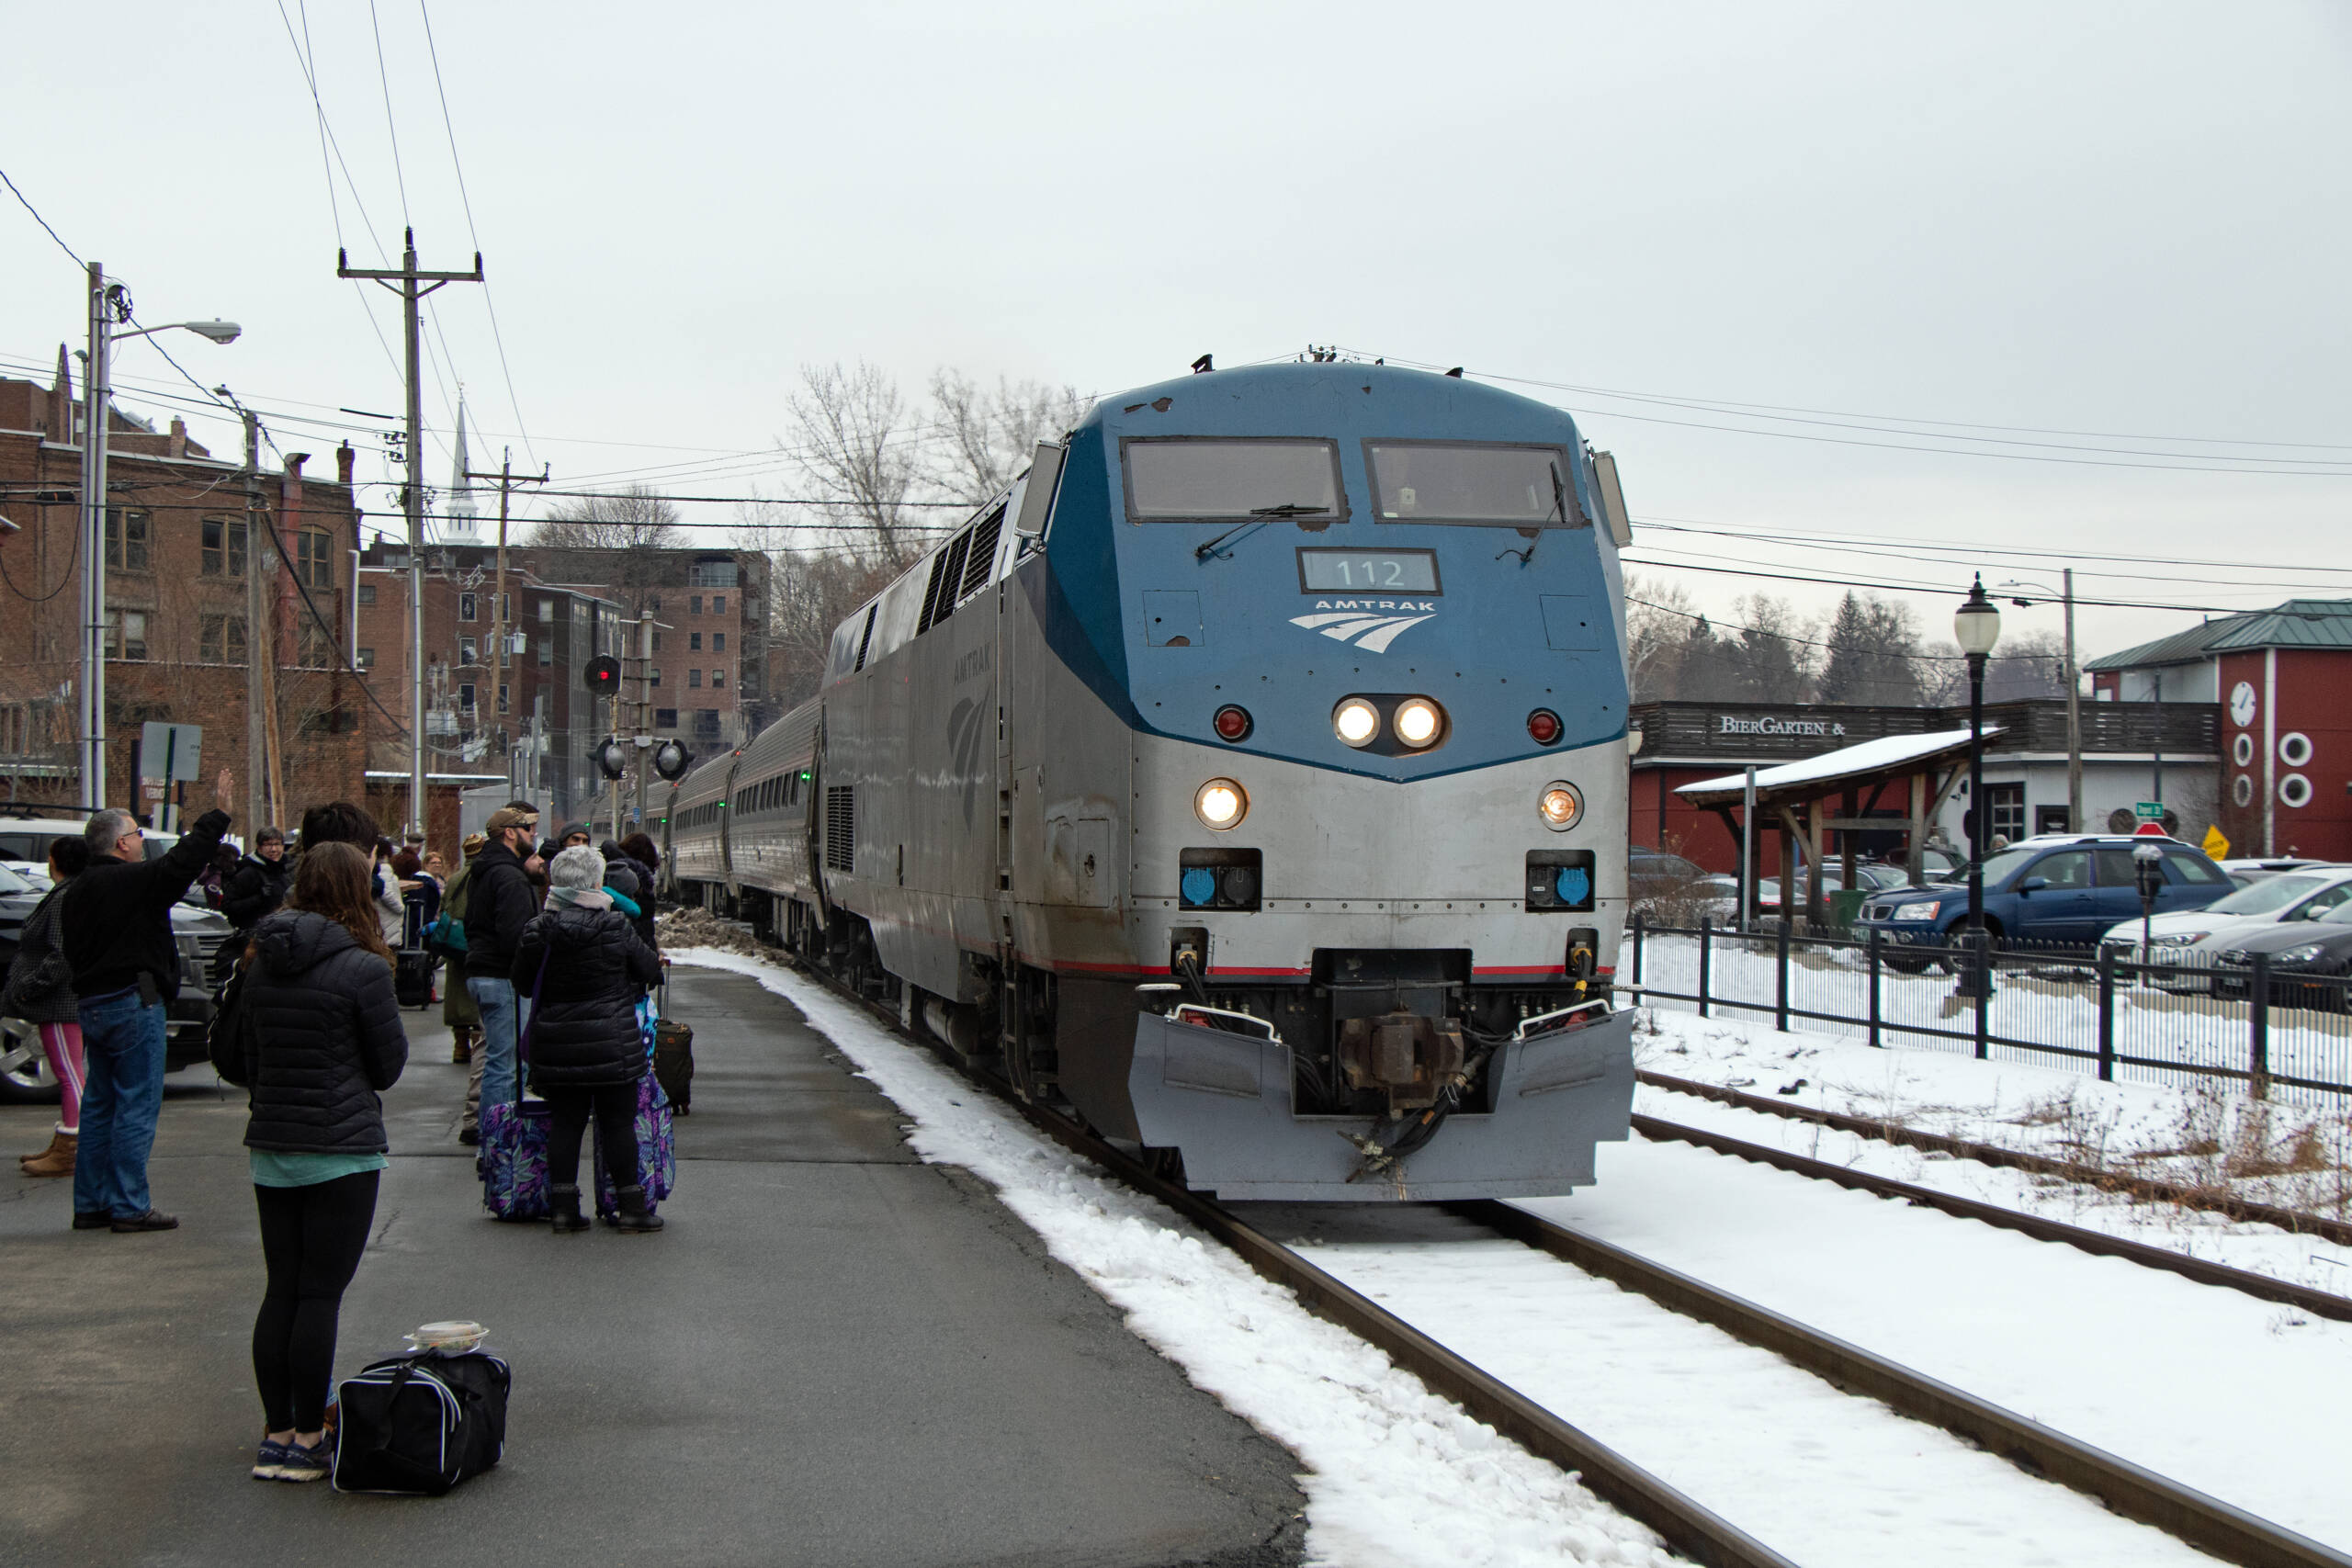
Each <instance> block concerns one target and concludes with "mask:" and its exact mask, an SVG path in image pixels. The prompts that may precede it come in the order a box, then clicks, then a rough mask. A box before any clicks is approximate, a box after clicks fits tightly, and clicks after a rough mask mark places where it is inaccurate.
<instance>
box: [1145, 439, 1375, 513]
mask: <svg viewBox="0 0 2352 1568" xmlns="http://www.w3.org/2000/svg"><path fill="white" fill-rule="evenodd" d="M1121 456H1122V457H1125V460H1126V470H1127V520H1128V521H1129V522H1131V523H1226V522H1240V521H1242V520H1244V519H1246V518H1250V517H1284V518H1299V519H1302V520H1306V521H1310V522H1311V521H1315V520H1317V519H1319V520H1322V521H1324V522H1330V523H1339V522H1344V521H1346V519H1347V515H1348V507H1347V499H1346V495H1345V492H1344V491H1341V490H1340V446H1339V443H1337V442H1335V441H1279V440H1276V441H1264V440H1255V441H1241V440H1184V439H1181V438H1175V439H1166V440H1155V439H1150V438H1143V439H1137V440H1130V441H1126V442H1123V443H1122V444H1121Z"/></svg>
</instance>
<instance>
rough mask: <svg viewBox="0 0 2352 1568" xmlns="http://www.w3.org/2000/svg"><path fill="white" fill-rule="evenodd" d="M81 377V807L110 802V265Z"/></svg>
mask: <svg viewBox="0 0 2352 1568" xmlns="http://www.w3.org/2000/svg"><path fill="white" fill-rule="evenodd" d="M89 295H90V297H89V301H88V303H89V307H90V309H89V318H90V353H89V357H88V361H87V363H86V364H85V365H84V366H83V376H82V693H81V710H82V711H81V713H80V715H79V719H80V723H81V729H82V805H83V807H84V808H85V809H87V810H93V811H95V810H96V809H98V808H99V807H103V806H105V805H106V803H107V317H108V315H109V314H110V313H111V312H110V310H109V306H110V304H111V301H109V300H108V299H107V269H106V266H105V265H104V264H103V263H99V262H92V263H91V264H90V278H89Z"/></svg>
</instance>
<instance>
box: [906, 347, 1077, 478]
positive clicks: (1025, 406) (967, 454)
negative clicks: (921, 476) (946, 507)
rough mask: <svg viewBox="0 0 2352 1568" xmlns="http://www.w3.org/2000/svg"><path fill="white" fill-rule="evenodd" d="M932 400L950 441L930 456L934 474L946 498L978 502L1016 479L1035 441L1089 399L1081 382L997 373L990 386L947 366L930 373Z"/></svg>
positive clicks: (1070, 420) (1073, 420)
mask: <svg viewBox="0 0 2352 1568" xmlns="http://www.w3.org/2000/svg"><path fill="white" fill-rule="evenodd" d="M931 401H932V410H933V415H934V417H935V418H936V419H937V421H938V423H939V424H940V426H941V434H942V436H943V438H944V448H945V450H944V452H942V453H941V454H940V455H939V456H937V457H934V458H933V462H932V465H931V472H930V478H931V480H932V482H933V484H934V485H936V486H937V487H938V488H939V490H940V491H942V492H943V494H944V495H945V496H946V497H948V498H949V499H951V500H956V501H961V502H964V503H965V504H967V505H968V506H975V507H977V506H981V505H984V504H986V503H987V502H989V501H990V500H992V499H994V498H995V497H996V496H997V495H998V494H999V493H1000V492H1001V491H1003V489H1004V488H1005V487H1006V486H1007V485H1009V484H1011V483H1012V478H1013V476H1014V475H1015V474H1017V473H1019V472H1020V471H1021V470H1022V469H1023V468H1026V467H1027V466H1028V464H1029V455H1030V452H1031V451H1032V449H1033V448H1035V446H1036V444H1037V443H1038V442H1040V441H1047V440H1051V439H1053V438H1054V437H1056V436H1057V435H1060V434H1062V433H1063V432H1064V431H1067V430H1069V428H1070V427H1071V426H1073V425H1075V424H1077V423H1078V422H1079V421H1080V420H1081V419H1083V418H1085V417H1086V412H1087V410H1088V409H1089V408H1091V406H1092V404H1091V403H1090V402H1089V401H1088V400H1086V399H1085V398H1083V397H1081V396H1080V395H1079V390H1078V389H1077V388H1076V387H1072V386H1068V385H1065V386H1059V387H1049V386H1047V385H1046V383H1044V382H1043V381H1026V380H1024V381H1012V380H1008V379H1006V378H1004V377H1001V376H1000V377H998V378H997V382H996V389H995V390H994V391H989V390H988V389H985V388H983V387H982V386H981V385H980V384H979V383H978V381H975V380H974V379H972V378H971V377H969V376H967V375H966V374H964V372H962V371H961V370H956V369H953V368H950V367H941V368H939V369H937V370H934V371H933V372H932V373H931Z"/></svg>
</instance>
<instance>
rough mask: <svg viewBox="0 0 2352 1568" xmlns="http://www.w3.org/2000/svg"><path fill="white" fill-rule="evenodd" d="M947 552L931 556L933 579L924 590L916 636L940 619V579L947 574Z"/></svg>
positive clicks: (919, 635) (929, 628)
mask: <svg viewBox="0 0 2352 1568" xmlns="http://www.w3.org/2000/svg"><path fill="white" fill-rule="evenodd" d="M946 569H947V552H946V551H945V550H942V551H940V552H939V553H938V554H937V555H935V556H933V557H932V558H931V581H930V582H929V583H927V584H925V585H924V588H923V591H922V618H921V619H919V620H918V621H916V622H915V636H917V637H921V636H922V634H923V633H925V632H927V631H929V630H931V623H932V622H933V621H934V620H936V619H938V610H939V580H940V579H941V578H943V577H944V576H946V575H947V570H946Z"/></svg>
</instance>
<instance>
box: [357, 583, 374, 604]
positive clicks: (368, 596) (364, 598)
mask: <svg viewBox="0 0 2352 1568" xmlns="http://www.w3.org/2000/svg"><path fill="white" fill-rule="evenodd" d="M359 602H360V603H361V604H374V603H375V602H376V585H375V584H374V583H372V582H363V583H361V584H360V585H359Z"/></svg>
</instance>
